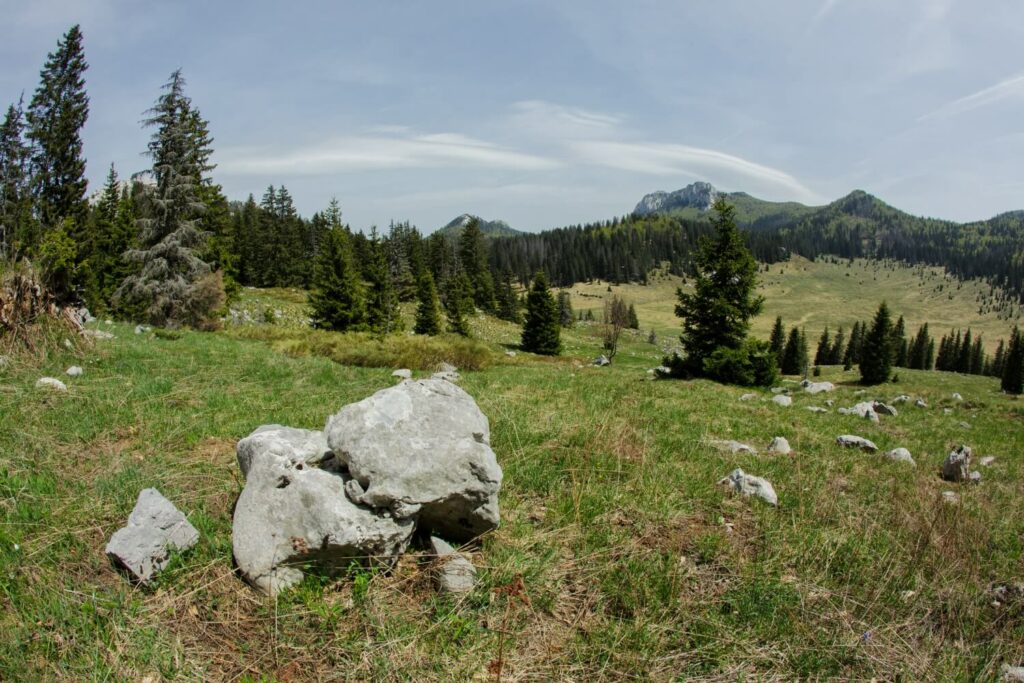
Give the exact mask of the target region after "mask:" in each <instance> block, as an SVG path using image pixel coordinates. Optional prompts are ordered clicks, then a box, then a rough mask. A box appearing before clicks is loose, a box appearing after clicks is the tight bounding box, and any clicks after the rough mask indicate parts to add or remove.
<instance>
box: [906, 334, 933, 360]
mask: <svg viewBox="0 0 1024 683" xmlns="http://www.w3.org/2000/svg"><path fill="white" fill-rule="evenodd" d="M930 344H931V338H930V337H929V335H928V323H925V324H923V325H921V327H919V328H918V330H917V335H916V336H915V337H914V341H913V343H911V345H910V353H909V354H908V357H907V367H909V368H912V369H914V370H930V369H931V368H930V367H927V356H928V347H929V345H930Z"/></svg>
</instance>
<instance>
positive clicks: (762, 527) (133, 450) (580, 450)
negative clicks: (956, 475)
mask: <svg viewBox="0 0 1024 683" xmlns="http://www.w3.org/2000/svg"><path fill="white" fill-rule="evenodd" d="M768 286H769V287H771V286H775V285H768ZM621 289H623V290H625V289H626V288H621ZM648 289H650V290H652V291H653V290H654V289H655V288H648ZM636 291H637V292H638V298H637V302H638V306H639V307H640V310H641V320H642V321H644V320H645V311H648V310H652V308H651V307H652V306H653V304H651V303H648V302H641V300H640V299H639V292H642V291H647V290H644V289H637V290H636ZM253 301H258V302H259V306H264V307H266V306H270V307H272V308H273V309H275V310H276V309H281V310H282V317H283V318H287V316H292V315H293V314H294V317H295V319H296V320H298V319H300V318H301V315H302V311H301V303H300V301H301V300H300V299H299V300H297V299H296V298H295V297H288V296H284V297H282V296H280V295H279V294H275V293H265V292H248V293H247V294H246V297H245V298H243V301H242V302H241V303H240V304H239V306H241V307H245V306H248V305H249V303H247V302H253ZM253 306H256V304H253ZM864 306H865V311H866V310H867V309H868V308H870V307H873V306H874V303H870V304H868V303H865V304H864ZM289 307H291V308H289ZM254 310H255V308H254ZM789 310H792V311H794V314H793V315H792V316H791V317H789V316H787V317H789V320H790V321H794V322H795V320H796V315H795V313H796V311H798V310H799V308H793V309H789ZM807 310H809V308H808V309H807ZM289 311H290V312H289ZM858 314H859V313H858ZM769 315H774V313H770V314H769ZM472 325H473V328H474V331H475V334H476V335H477V336H478V337H479V338H481V340H482V345H483V346H485V347H486V349H485V351H484V352H483V353H486V354H489V355H488V360H487V363H486V364H484V365H483V367H484V368H485V369H482V370H480V371H467V372H464V373H463V375H464V378H463V381H462V385H463V387H464V388H465V389H466V390H467V391H468V392H469V393H470V394H472V395H473V396H474V397H475V398H476V400H477V401H478V403H479V404H480V407H481V409H482V410H483V411H484V413H485V414H486V415H487V416H488V417H489V418H490V422H491V428H492V445H493V447H494V450H495V452H496V453H497V455H498V461H499V463H500V464H501V466H502V467H503V468H504V471H505V483H504V487H503V489H502V492H501V513H502V521H503V523H502V526H501V528H500V529H498V530H497V531H496V532H494V533H493V534H490V535H488V536H487V537H485V538H484V539H482V541H481V543H480V545H479V546H478V547H476V548H475V549H474V551H473V560H474V563H475V564H476V566H477V567H478V568H479V570H480V582H479V585H478V587H477V588H476V589H475V590H474V591H473V592H472V593H471V594H470V595H468V596H467V597H465V598H463V599H451V598H447V597H442V596H439V595H437V594H436V593H435V592H434V590H433V589H432V587H431V584H430V579H429V574H428V572H427V570H426V568H425V566H424V565H423V564H422V563H421V562H420V561H419V560H418V559H417V555H418V554H419V552H421V551H417V550H415V549H414V550H413V551H412V552H410V554H409V555H408V556H407V557H406V558H405V559H403V560H402V561H401V562H400V563H399V565H398V566H397V567H396V568H395V569H394V571H392V572H390V573H387V574H384V573H376V572H369V571H365V570H352V572H351V575H350V576H349V577H347V578H344V579H342V580H338V581H331V582H325V581H319V580H317V579H316V578H315V577H309V578H307V580H306V582H305V583H304V584H302V586H300V587H299V588H297V589H295V590H292V591H289V592H287V593H285V594H283V595H282V596H281V597H280V598H279V599H277V600H272V599H267V598H263V597H261V596H260V595H258V594H256V593H255V592H254V591H252V590H251V589H249V588H248V587H247V586H245V585H244V584H243V583H242V581H241V580H240V579H239V578H238V577H237V576H236V575H235V573H234V570H233V567H232V559H231V535H230V529H231V509H232V505H233V503H234V500H235V499H236V497H237V496H238V493H239V492H240V490H241V487H242V483H243V482H242V481H241V479H240V475H239V473H238V470H237V466H236V464H235V456H234V444H235V442H236V441H237V440H238V439H239V438H241V437H243V436H245V435H246V434H248V433H249V432H250V431H252V430H253V429H254V428H255V427H256V426H258V425H260V424H265V423H271V422H279V423H283V424H288V425H292V426H296V427H306V428H321V427H322V425H323V423H324V421H325V419H326V417H327V416H328V414H329V413H332V412H334V411H336V410H338V409H339V408H340V407H341V406H343V405H345V404H347V403H349V402H352V401H356V400H359V399H361V398H363V397H365V396H367V395H369V394H371V393H373V392H374V391H376V390H378V389H381V388H384V387H387V386H390V385H391V384H392V382H393V380H392V378H391V377H390V368H386V367H384V368H365V367H350V366H345V365H341V364H339V363H335V362H333V361H331V360H329V359H328V358H325V357H322V356H320V355H318V353H319V352H321V351H323V350H324V349H325V348H326V349H328V350H330V349H332V348H335V346H331V345H330V344H327V345H316V344H307V345H302V344H299V343H296V342H295V339H296V336H295V335H296V334H297V333H296V332H295V330H294V329H292V330H291V333H289V331H288V329H287V328H288V326H287V325H264V326H262V327H260V326H252V327H251V329H250V328H249V327H248V326H245V325H239V326H237V327H236V328H233V329H232V330H229V331H228V332H227V333H218V334H200V333H189V332H186V333H183V335H182V336H181V337H180V338H179V339H161V338H157V337H155V336H152V335H134V334H132V330H131V327H130V326H126V325H117V324H115V325H113V326H111V327H110V328H107V329H111V330H112V331H114V332H115V334H116V335H117V338H116V339H113V340H109V341H97V342H96V343H95V345H90V346H87V347H85V348H83V349H82V350H81V351H78V352H72V351H63V350H62V351H61V352H60V353H57V354H55V355H51V356H50V357H48V358H46V359H45V360H43V361H42V362H41V364H36V365H29V364H24V363H19V362H17V360H15V362H14V363H13V364H11V365H10V366H9V367H8V368H7V369H6V370H2V371H0V414H2V415H3V422H2V428H0V604H2V609H0V630H2V632H3V633H4V637H3V638H0V680H30V681H31V680H73V681H80V680H126V681H143V680H145V681H161V680H181V681H191V680H212V681H305V680H316V681H323V680H359V681H363V680H376V681H424V680H438V681H442V680H443V681H447V680H480V681H483V680H496V679H497V675H496V668H497V666H496V664H495V663H496V662H497V661H499V660H500V661H501V662H502V666H501V680H504V681H528V680H529V681H547V680H565V681H570V680H571V681H594V680H609V681H620V680H659V681H681V680H706V681H736V680H794V679H837V678H838V679H848V680H868V679H872V678H873V679H876V680H905V681H917V680H994V679H995V678H996V677H997V672H998V668H999V666H1000V664H1001V663H1002V662H1004V661H1005V662H1009V663H1013V664H1020V663H1021V662H1024V592H1022V593H1017V594H1015V595H1014V594H1011V595H1010V596H1009V597H1008V598H1004V599H1002V600H1000V601H998V602H997V601H996V598H995V597H994V593H993V590H994V589H995V588H996V587H998V586H1002V585H1012V584H1013V582H1015V581H1020V580H1021V577H1022V575H1024V507H1022V506H1021V505H1020V500H1021V496H1022V494H1024V483H1022V482H1024V463H1022V459H1021V458H1022V453H1021V446H1022V444H1024V404H1022V403H1021V402H1020V401H1017V400H1012V399H1010V398H1008V397H1005V396H1003V395H1001V394H1000V393H999V392H998V386H997V383H996V382H995V381H994V380H991V379H987V378H980V377H967V376H959V375H953V374H945V373H922V372H913V371H905V370H901V371H900V382H899V383H898V384H891V385H885V386H882V387H879V388H877V389H872V390H869V391H868V392H867V393H861V389H860V388H859V387H857V386H856V385H855V384H853V382H854V381H855V379H856V375H855V373H853V372H850V373H845V374H844V373H843V372H842V371H841V369H839V368H826V369H825V372H824V379H829V380H832V381H834V382H836V383H837V384H838V389H837V391H836V392H835V393H834V394H832V395H830V396H829V398H832V399H834V400H835V401H836V406H837V407H838V406H846V405H852V404H853V403H855V402H857V401H858V400H863V399H865V398H875V397H877V398H879V399H885V400H889V399H891V398H892V397H893V396H895V395H897V394H902V393H906V394H909V395H911V396H914V397H918V396H920V397H923V398H925V399H926V400H927V402H928V404H929V406H930V407H929V408H927V409H918V408H914V407H910V406H908V405H904V406H901V410H900V414H899V415H898V416H896V417H883V418H882V422H881V424H878V425H874V424H871V423H870V422H867V421H863V420H861V419H858V418H856V417H852V416H842V415H838V414H836V413H835V412H834V411H833V412H829V413H826V414H815V413H812V412H810V411H808V410H806V407H808V406H811V405H819V406H820V405H824V401H825V397H823V396H809V395H806V394H802V393H799V392H798V391H796V389H797V387H795V385H793V384H788V385H785V386H789V387H791V388H792V389H793V390H794V405H793V406H792V407H790V408H780V407H778V406H776V405H774V404H773V403H771V402H770V401H769V400H768V399H769V398H770V396H771V394H769V393H768V392H758V396H757V399H756V400H754V401H748V402H741V401H740V400H739V397H740V396H741V394H743V393H745V391H744V390H740V389H738V388H734V387H725V386H719V385H715V384H712V383H708V382H703V381H697V382H679V381H650V380H649V379H647V374H646V369H647V368H649V367H651V366H653V365H656V364H658V362H659V360H660V353H659V350H658V349H657V348H656V347H654V346H651V345H649V344H647V343H645V342H644V341H643V339H642V337H643V336H644V335H632V336H628V337H627V338H626V339H625V341H624V344H623V348H622V350H621V351H620V354H619V356H618V357H617V358H616V361H615V363H614V364H613V365H612V366H611V367H608V368H596V367H592V366H590V365H589V364H588V363H587V361H588V360H589V359H590V358H592V357H593V356H595V355H597V354H598V353H599V342H598V339H597V337H596V335H595V332H596V330H595V328H594V327H592V326H585V325H584V326H578V327H577V328H575V329H574V330H573V331H571V332H570V333H569V334H568V335H567V337H566V346H567V354H566V355H565V356H563V357H561V358H556V359H542V358H537V357H534V356H531V355H530V354H522V353H520V354H518V355H517V356H515V357H514V358H510V357H507V356H505V354H504V353H503V352H504V350H506V349H507V348H508V346H510V345H513V344H514V343H515V341H516V340H517V337H518V333H517V330H516V328H515V327H514V326H511V325H507V324H505V323H499V322H496V321H493V320H490V319H487V318H483V317H477V318H474V319H473V320H472ZM810 325H811V323H810V322H808V326H809V329H810ZM660 329H664V330H665V331H666V332H665V333H666V334H668V332H669V330H672V332H673V334H674V333H675V329H676V328H675V326H674V325H672V324H671V321H669V320H668V319H667V318H666V319H665V321H664V327H662V328H660ZM275 330H276V331H275ZM338 343H340V342H338ZM352 343H353V344H355V343H357V342H356V341H355V340H354V341H353V342H352ZM359 343H361V342H359ZM332 352H333V351H332ZM73 363H77V364H79V365H82V366H83V367H84V368H85V374H84V375H83V376H82V377H80V378H74V379H72V378H68V379H67V381H68V384H69V387H70V391H69V393H68V394H66V395H60V394H52V393H47V392H43V391H40V390H36V389H34V388H33V384H34V382H35V380H36V379H37V378H38V377H39V376H41V375H53V376H63V370H64V368H66V367H67V366H68V365H71V364H73ZM420 374H422V373H417V375H418V376H419V375H420ZM954 391H958V392H960V393H961V394H962V395H963V397H964V399H965V400H964V401H962V402H958V401H954V400H953V399H952V398H951V396H952V393H953V392H954ZM946 410H948V411H950V412H949V413H948V414H947V412H946ZM845 433H854V434H860V435H863V436H865V437H868V438H870V439H873V440H874V441H875V442H876V443H878V445H879V446H880V447H881V448H882V449H889V448H893V447H896V446H905V447H907V448H909V449H910V450H911V452H912V453H913V456H914V458H915V460H916V461H917V467H915V468H911V467H909V466H906V465H902V464H898V463H893V462H890V461H888V460H886V459H885V458H883V457H882V456H881V455H868V454H865V453H860V452H854V451H849V450H842V449H840V448H839V447H838V446H836V445H835V444H834V440H835V437H836V436H837V435H839V434H845ZM773 436H785V437H786V438H787V439H788V440H789V442H790V443H791V444H792V446H793V448H794V453H793V454H792V455H788V456H777V455H771V454H768V453H766V452H764V451H765V447H766V445H767V443H768V441H769V440H770V439H771V438H772V437H773ZM712 439H737V440H740V441H744V442H747V443H750V444H752V445H754V446H756V447H757V448H758V449H759V450H760V451H761V453H760V454H757V455H751V454H736V455H733V454H730V453H723V452H720V451H718V450H716V449H714V448H713V447H712V446H711V445H710V444H709V440H712ZM961 443H966V444H969V445H970V446H972V447H973V448H974V450H975V453H976V455H977V456H986V455H992V456H995V457H996V460H995V462H994V463H993V464H992V466H990V467H982V468H980V469H981V470H982V473H983V475H984V480H983V482H982V483H981V484H980V485H976V486H968V485H955V484H947V483H944V482H942V481H941V480H940V478H939V476H938V467H939V465H940V464H941V462H942V460H943V458H944V456H945V455H946V453H948V452H949V450H950V449H951V448H952V447H954V446H956V445H958V444H961ZM735 467H742V468H743V469H744V470H745V471H747V472H749V473H752V474H756V475H760V476H764V477H766V478H768V479H769V480H770V481H771V482H772V483H773V484H774V486H775V489H776V491H777V492H778V494H779V500H780V504H779V507H778V508H771V507H769V506H767V505H765V504H763V503H761V502H760V501H757V500H749V499H741V498H737V497H734V496H732V495H730V494H729V493H728V492H727V491H725V490H724V489H723V488H722V487H719V486H717V485H716V482H717V481H718V480H719V479H720V478H722V477H724V476H725V475H726V474H728V473H729V472H730V471H731V470H732V469H733V468H735ZM148 486H156V487H158V488H159V489H160V490H161V491H162V492H163V493H164V494H165V495H167V496H168V497H169V498H170V499H171V500H172V501H174V502H175V503H176V504H177V505H178V507H179V508H180V509H182V510H183V511H184V512H186V513H187V514H188V516H189V518H190V519H191V521H192V522H193V524H194V525H195V526H196V527H197V528H198V529H199V531H200V532H201V534H202V540H201V541H200V543H199V545H198V546H197V547H196V548H194V549H193V550H192V551H190V552H189V553H187V554H185V555H184V556H182V557H178V558H176V559H175V560H174V562H173V564H172V566H171V567H170V569H169V570H168V571H167V572H165V574H164V575H163V576H162V577H161V578H160V580H159V582H158V583H157V585H155V586H153V587H150V588H138V587H133V586H132V585H130V584H129V583H128V582H127V581H126V580H125V579H124V578H123V577H122V576H121V575H120V574H118V572H117V571H115V570H114V568H113V567H112V566H111V564H110V563H109V561H108V560H107V558H106V557H105V555H104V552H103V548H104V545H105V543H106V541H107V539H108V538H109V537H110V535H111V534H112V533H113V532H114V531H115V530H116V529H117V528H118V527H119V526H121V525H122V524H123V523H124V520H125V519H126V518H127V515H128V513H129V511H130V510H131V508H132V506H133V504H134V502H135V498H136V496H137V494H138V492H139V490H140V489H142V488H145V487H148ZM947 490H952V491H955V492H956V493H957V494H958V495H959V497H960V500H959V502H958V503H956V504H950V503H944V502H943V500H942V492H943V491H947ZM520 578H521V580H522V591H521V593H522V596H523V597H517V594H518V593H519V591H517V590H516V588H515V587H516V586H517V585H518V580H519V579H520ZM510 587H511V588H510Z"/></svg>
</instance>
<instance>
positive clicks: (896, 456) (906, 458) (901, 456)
mask: <svg viewBox="0 0 1024 683" xmlns="http://www.w3.org/2000/svg"><path fill="white" fill-rule="evenodd" d="M885 457H887V458H889V459H890V460H895V461H896V462H905V463H907V464H910V465H914V464H915V463H914V458H913V457H911V455H910V451H908V450H907V449H906V448H903V447H900V448H894V449H892V450H891V451H887V452H886V454H885Z"/></svg>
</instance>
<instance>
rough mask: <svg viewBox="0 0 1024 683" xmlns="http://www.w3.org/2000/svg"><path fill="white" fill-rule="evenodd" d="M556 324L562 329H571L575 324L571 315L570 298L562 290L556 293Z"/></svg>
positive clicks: (567, 293)
mask: <svg viewBox="0 0 1024 683" xmlns="http://www.w3.org/2000/svg"><path fill="white" fill-rule="evenodd" d="M558 322H559V324H560V325H561V326H562V327H566V328H569V327H572V324H573V322H575V320H574V318H573V313H572V297H571V296H570V295H569V292H566V291H565V290H562V291H560V292H559V293H558Z"/></svg>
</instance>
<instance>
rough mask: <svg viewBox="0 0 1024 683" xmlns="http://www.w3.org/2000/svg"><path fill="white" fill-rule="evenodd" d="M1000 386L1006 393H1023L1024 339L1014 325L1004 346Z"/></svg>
mask: <svg viewBox="0 0 1024 683" xmlns="http://www.w3.org/2000/svg"><path fill="white" fill-rule="evenodd" d="M1000 386H1001V387H1002V389H1003V391H1005V392H1006V393H1008V394H1021V393H1024V340H1022V339H1021V333H1020V330H1019V329H1018V328H1017V326H1016V325H1014V327H1013V331H1012V332H1011V333H1010V343H1009V344H1007V346H1006V355H1005V357H1004V360H1003V376H1002V381H1001V382H1000Z"/></svg>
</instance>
